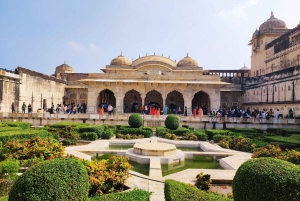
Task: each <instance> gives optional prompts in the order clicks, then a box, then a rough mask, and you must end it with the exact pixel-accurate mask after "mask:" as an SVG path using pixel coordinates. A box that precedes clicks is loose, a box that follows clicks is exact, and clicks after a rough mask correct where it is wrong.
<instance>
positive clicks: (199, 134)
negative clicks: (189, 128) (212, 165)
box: [194, 129, 208, 141]
mask: <svg viewBox="0 0 300 201" xmlns="http://www.w3.org/2000/svg"><path fill="white" fill-rule="evenodd" d="M194 134H195V135H196V136H197V138H198V140H200V141H206V140H208V136H207V134H206V133H205V130H200V129H199V130H195V131H194Z"/></svg>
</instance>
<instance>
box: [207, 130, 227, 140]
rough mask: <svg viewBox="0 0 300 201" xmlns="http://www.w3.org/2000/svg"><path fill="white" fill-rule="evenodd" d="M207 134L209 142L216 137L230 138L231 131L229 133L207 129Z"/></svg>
mask: <svg viewBox="0 0 300 201" xmlns="http://www.w3.org/2000/svg"><path fill="white" fill-rule="evenodd" d="M206 134H207V136H208V140H213V139H214V136H215V135H224V136H229V135H230V134H231V131H229V130H216V129H207V130H206Z"/></svg>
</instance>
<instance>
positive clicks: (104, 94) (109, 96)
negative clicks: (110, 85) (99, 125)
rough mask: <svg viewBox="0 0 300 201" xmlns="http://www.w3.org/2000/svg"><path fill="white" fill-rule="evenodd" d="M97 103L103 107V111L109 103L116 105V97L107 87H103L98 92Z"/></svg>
mask: <svg viewBox="0 0 300 201" xmlns="http://www.w3.org/2000/svg"><path fill="white" fill-rule="evenodd" d="M97 103H98V107H100V106H102V107H103V108H104V111H105V112H106V111H107V106H108V105H109V104H110V105H112V106H113V107H114V108H115V107H116V98H115V95H114V93H113V92H112V91H111V90H109V89H105V90H103V91H101V92H100V93H99V96H98V101H97Z"/></svg>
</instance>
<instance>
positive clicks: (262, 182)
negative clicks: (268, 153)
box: [232, 158, 300, 201]
mask: <svg viewBox="0 0 300 201" xmlns="http://www.w3.org/2000/svg"><path fill="white" fill-rule="evenodd" d="M232 190H233V197H234V200H235V201H240V200H242V201H248V200H249V201H256V200H257V201H261V200H264V201H273V200H300V167H299V166H297V165H294V164H292V163H290V162H286V161H283V160H279V159H273V158H255V159H251V160H248V161H246V162H245V163H243V164H242V165H241V166H240V167H239V169H238V170H237V172H236V174H235V176H234V178H233V183H232Z"/></svg>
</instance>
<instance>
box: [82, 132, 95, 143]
mask: <svg viewBox="0 0 300 201" xmlns="http://www.w3.org/2000/svg"><path fill="white" fill-rule="evenodd" d="M79 137H80V138H81V139H82V140H91V141H95V140H97V139H98V135H97V133H95V132H84V133H80V134H79Z"/></svg>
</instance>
